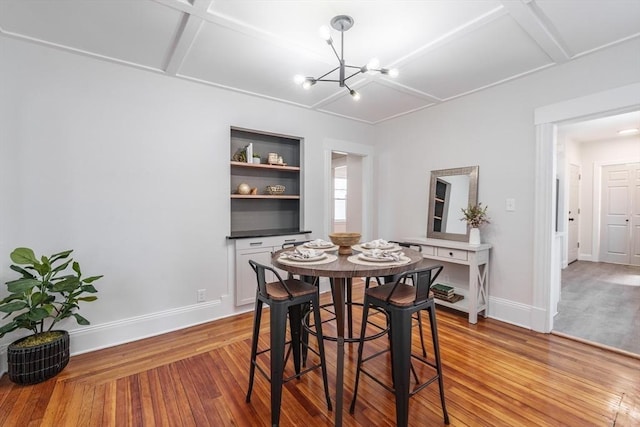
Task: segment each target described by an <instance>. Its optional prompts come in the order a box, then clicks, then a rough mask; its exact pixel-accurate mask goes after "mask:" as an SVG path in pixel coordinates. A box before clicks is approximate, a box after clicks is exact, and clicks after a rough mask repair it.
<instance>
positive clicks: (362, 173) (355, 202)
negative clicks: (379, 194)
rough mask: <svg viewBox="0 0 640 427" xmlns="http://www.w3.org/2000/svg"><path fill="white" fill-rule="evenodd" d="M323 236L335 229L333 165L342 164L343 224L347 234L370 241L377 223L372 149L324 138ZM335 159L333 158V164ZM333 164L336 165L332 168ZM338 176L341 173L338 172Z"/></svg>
mask: <svg viewBox="0 0 640 427" xmlns="http://www.w3.org/2000/svg"><path fill="white" fill-rule="evenodd" d="M323 146H324V183H325V184H324V200H325V201H326V202H325V203H324V204H323V209H324V219H325V222H324V223H325V227H324V233H323V234H324V235H325V236H328V235H329V233H331V232H332V230H333V229H334V216H335V204H336V194H335V191H334V189H335V183H334V175H335V174H334V166H340V165H345V166H346V169H344V174H345V175H346V186H347V190H346V192H345V194H344V195H345V202H344V203H345V213H344V217H345V224H344V228H345V229H346V231H353V232H360V233H361V234H362V239H363V240H364V239H371V236H372V235H373V226H374V224H375V221H376V215H375V213H376V212H375V209H374V207H373V201H374V192H373V182H374V179H373V160H374V150H375V147H373V146H371V145H366V144H359V143H354V142H350V141H343V140H337V139H331V138H327V139H326V140H325V141H324V143H323ZM334 157H335V158H336V160H335V162H334ZM334 163H335V165H334ZM339 173H340V172H339Z"/></svg>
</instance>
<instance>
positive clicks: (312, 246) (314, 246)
mask: <svg viewBox="0 0 640 427" xmlns="http://www.w3.org/2000/svg"><path fill="white" fill-rule="evenodd" d="M302 246H304V247H305V248H309V249H327V248H332V247H333V246H335V245H334V244H333V243H331V242H326V243H325V244H324V245H317V244H315V243H313V242H307V243H305V244H303V245H302Z"/></svg>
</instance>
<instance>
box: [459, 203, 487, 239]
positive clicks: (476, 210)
mask: <svg viewBox="0 0 640 427" xmlns="http://www.w3.org/2000/svg"><path fill="white" fill-rule="evenodd" d="M487 208H488V206H484V207H483V206H482V203H478V204H477V205H469V207H467V208H466V209H465V208H462V214H463V217H462V218H460V221H465V222H466V223H467V225H468V226H469V244H470V245H479V244H480V228H479V227H480V226H481V225H482V224H488V223H489V217H488V216H487Z"/></svg>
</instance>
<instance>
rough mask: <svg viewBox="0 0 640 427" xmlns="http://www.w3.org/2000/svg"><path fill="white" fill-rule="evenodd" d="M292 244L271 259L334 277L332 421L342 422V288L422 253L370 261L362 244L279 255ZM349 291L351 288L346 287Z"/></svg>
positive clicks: (395, 270) (403, 265)
mask: <svg viewBox="0 0 640 427" xmlns="http://www.w3.org/2000/svg"><path fill="white" fill-rule="evenodd" d="M294 250H295V249H294V248H287V249H282V250H279V251H277V252H274V253H273V254H272V256H271V263H272V264H273V265H274V266H275V267H277V268H279V269H281V270H284V271H287V272H289V273H292V274H297V275H301V276H313V277H328V278H330V279H332V280H333V286H332V287H331V291H332V292H333V304H334V309H335V322H336V329H337V339H336V341H337V361H336V362H337V363H336V410H335V425H336V426H341V425H342V403H343V402H342V400H343V392H344V343H345V333H344V329H345V294H344V292H345V289H347V286H351V284H352V281H351V280H348V279H352V278H354V277H384V276H392V275H395V274H399V273H403V272H405V271H408V270H411V269H413V268H415V267H416V266H417V265H418V264H419V263H420V262H421V261H422V260H423V257H422V254H421V253H420V252H418V251H416V250H413V249H409V248H402V253H403V256H402V259H401V260H399V261H388V262H380V261H371V260H369V261H368V260H366V259H363V258H362V257H360V256H359V254H360V253H361V251H363V249H362V247H361V246H359V245H355V246H354V251H353V254H351V255H346V254H345V255H342V254H339V253H338V247H337V246H336V247H335V248H331V249H330V250H327V251H326V256H324V257H322V258H321V259H319V260H317V261H298V262H297V261H296V260H293V259H288V258H286V255H285V256H282V255H283V254H285V253H286V252H291V251H294ZM347 292H350V289H347Z"/></svg>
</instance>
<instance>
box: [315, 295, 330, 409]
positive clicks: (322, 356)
mask: <svg viewBox="0 0 640 427" xmlns="http://www.w3.org/2000/svg"><path fill="white" fill-rule="evenodd" d="M311 305H312V306H313V318H314V322H315V324H316V338H317V339H318V353H319V355H320V365H321V368H320V369H322V382H323V384H324V395H325V398H326V399H327V407H328V408H329V410H330V411H331V410H333V407H332V405H331V397H330V396H329V381H328V379H327V377H328V376H327V360H326V357H325V354H324V337H323V335H322V319H321V318H320V301H319V297H318V295H317V294H316V295H315V296H314V297H313V300H312V301H311Z"/></svg>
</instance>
